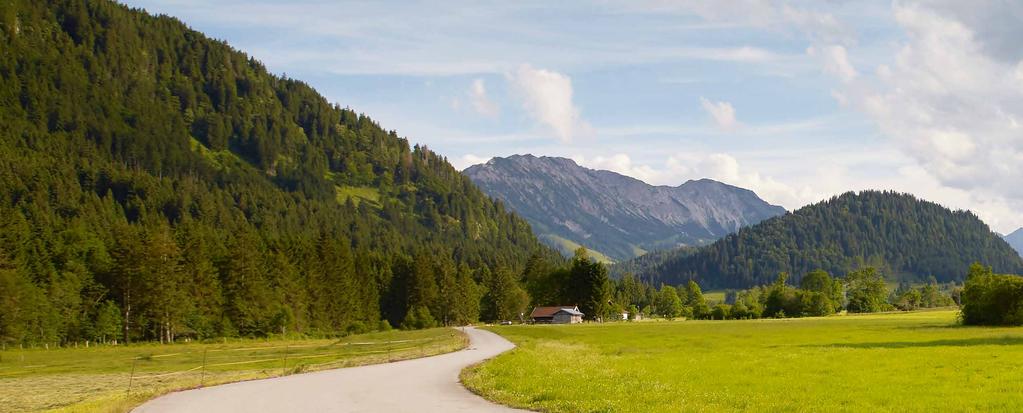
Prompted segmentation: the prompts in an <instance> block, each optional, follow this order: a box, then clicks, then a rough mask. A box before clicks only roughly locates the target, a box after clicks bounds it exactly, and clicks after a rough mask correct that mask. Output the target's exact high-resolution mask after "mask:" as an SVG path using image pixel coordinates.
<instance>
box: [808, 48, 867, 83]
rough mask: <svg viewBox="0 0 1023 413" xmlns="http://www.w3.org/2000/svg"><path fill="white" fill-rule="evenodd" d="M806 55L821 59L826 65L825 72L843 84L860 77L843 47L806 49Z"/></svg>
mask: <svg viewBox="0 0 1023 413" xmlns="http://www.w3.org/2000/svg"><path fill="white" fill-rule="evenodd" d="M806 53H807V54H809V55H810V56H817V57H820V58H821V61H822V63H823V65H824V71H825V72H827V73H829V74H831V75H834V76H835V77H837V78H839V79H841V80H842V82H845V83H849V82H852V81H853V80H855V79H856V76H859V73H858V72H857V71H856V69H855V68H853V65H852V63H850V62H849V55H848V53H847V52H846V49H845V47H843V46H840V45H828V46H823V47H814V46H810V47H809V48H808V49H806Z"/></svg>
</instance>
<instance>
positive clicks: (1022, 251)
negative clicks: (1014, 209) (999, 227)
mask: <svg viewBox="0 0 1023 413" xmlns="http://www.w3.org/2000/svg"><path fill="white" fill-rule="evenodd" d="M1002 238H1004V239H1005V242H1008V243H1009V245H1011V246H1012V248H1013V249H1014V250H1016V252H1018V253H1019V255H1020V256H1023V228H1020V229H1017V230H1015V231H1013V232H1012V233H1011V234H1009V235H1006V236H1004V237H1002Z"/></svg>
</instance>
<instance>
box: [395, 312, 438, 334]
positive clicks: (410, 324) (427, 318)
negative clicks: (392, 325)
mask: <svg viewBox="0 0 1023 413" xmlns="http://www.w3.org/2000/svg"><path fill="white" fill-rule="evenodd" d="M436 326H437V320H435V319H434V318H433V316H432V315H430V310H428V309H427V308H426V307H423V306H416V307H413V308H412V309H410V310H409V312H408V314H405V319H404V320H402V322H401V328H402V329H403V330H418V329H423V328H432V327H436Z"/></svg>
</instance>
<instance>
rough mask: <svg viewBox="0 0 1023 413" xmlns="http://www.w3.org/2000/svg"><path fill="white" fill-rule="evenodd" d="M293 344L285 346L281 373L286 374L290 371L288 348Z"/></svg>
mask: <svg viewBox="0 0 1023 413" xmlns="http://www.w3.org/2000/svg"><path fill="white" fill-rule="evenodd" d="M290 349H291V346H284V367H282V368H281V375H282V376H283V375H285V374H287V372H288V350H290Z"/></svg>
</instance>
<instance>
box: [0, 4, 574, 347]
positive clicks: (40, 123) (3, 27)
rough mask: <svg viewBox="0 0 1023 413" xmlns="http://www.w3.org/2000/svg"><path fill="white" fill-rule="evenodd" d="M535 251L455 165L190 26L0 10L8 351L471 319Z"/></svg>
mask: <svg viewBox="0 0 1023 413" xmlns="http://www.w3.org/2000/svg"><path fill="white" fill-rule="evenodd" d="M538 251H539V252H540V253H541V254H545V252H544V251H545V249H544V248H543V247H542V245H541V244H540V243H539V241H538V240H537V239H536V238H535V237H534V236H533V235H532V233H531V230H530V227H529V225H528V223H527V222H526V221H524V220H522V219H520V218H519V217H517V216H515V215H513V214H511V213H510V212H508V211H506V210H505V209H504V208H503V207H502V206H501V205H500V204H499V203H497V202H495V201H492V200H491V199H490V198H489V197H487V196H486V195H484V194H483V193H482V192H481V191H480V190H479V189H478V188H477V187H476V186H475V185H473V183H472V182H471V181H470V180H469V179H468V178H466V177H465V176H464V175H462V174H461V173H460V172H459V171H457V170H456V169H454V168H453V167H452V166H451V165H450V164H448V163H447V161H446V160H445V159H444V158H443V157H442V156H440V155H437V154H435V153H434V152H432V151H430V150H429V149H427V148H425V147H421V146H417V145H410V143H409V141H408V140H406V139H404V138H401V137H399V136H398V134H397V133H396V132H394V131H388V130H386V129H384V128H383V127H381V126H380V125H378V124H377V123H376V122H374V121H373V120H372V119H370V118H369V117H367V116H364V115H361V114H358V113H356V112H354V111H352V110H350V109H345V108H342V107H340V106H338V105H335V104H332V103H330V102H327V100H326V99H324V98H323V97H322V96H321V95H319V94H318V93H317V92H316V91H315V90H313V89H312V88H311V87H309V86H308V85H306V84H305V83H302V82H301V81H298V80H294V79H290V78H287V77H283V76H276V75H273V74H270V73H269V72H268V71H267V70H266V68H265V67H264V66H263V65H262V64H261V63H260V62H258V61H256V60H254V59H252V58H251V57H249V56H247V55H245V54H243V53H241V52H239V51H237V50H234V49H232V48H231V47H230V46H228V45H227V44H225V43H224V42H221V41H217V40H213V39H209V38H207V37H206V36H204V35H203V34H202V33H198V32H196V31H193V30H190V29H189V28H188V27H187V26H185V25H184V24H183V23H181V22H180V21H178V20H175V19H173V18H169V17H166V16H152V15H149V14H146V13H145V12H143V11H141V10H137V9H130V8H128V7H126V6H123V5H120V4H117V3H115V2H113V1H106V0H89V1H85V0H52V1H37V0H7V1H3V2H0V341H3V342H10V343H16V342H22V343H32V342H36V343H43V342H45V343H56V342H70V341H77V340H96V341H99V340H102V341H106V340H109V339H112V338H121V339H125V340H128V339H130V340H138V339H142V340H173V339H174V337H175V336H180V335H187V336H191V337H196V338H204V337H211V336H220V335H245V336H254V335H266V334H270V333H281V332H288V333H292V332H297V333H316V332H323V333H327V334H333V333H334V332H344V331H363V330H366V329H375V328H377V326H378V325H379V322H380V321H381V320H382V319H383V320H388V321H390V323H391V324H392V325H398V324H400V323H402V322H403V321H408V319H406V316H407V315H408V314H410V313H413V316H414V317H416V319H414V320H411V321H410V323H412V325H429V324H432V323H433V321H434V320H436V321H438V322H440V321H444V322H465V321H471V320H473V319H475V318H477V317H479V316H480V313H479V308H480V302H479V300H478V299H479V291H481V290H480V289H479V288H478V287H477V285H476V284H478V283H483V282H486V281H487V280H486V279H485V277H484V275H485V274H490V273H492V272H494V271H491V270H492V269H495V268H503V269H512V270H515V269H518V268H521V266H522V265H523V264H522V263H523V262H525V261H526V260H527V259H528V258H529V257H530V256H531V255H533V254H534V253H537V252H538ZM550 255H551V256H555V255H556V253H554V252H553V251H551V252H550ZM477 270H479V271H477ZM484 270H486V271H484ZM505 272H506V271H505ZM481 277H484V278H481ZM487 293H488V294H495V293H496V292H495V291H493V289H490V290H487ZM474 301H475V302H474ZM483 316H484V317H486V315H485V314H484V315H483ZM122 332H124V334H123V335H122Z"/></svg>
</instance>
